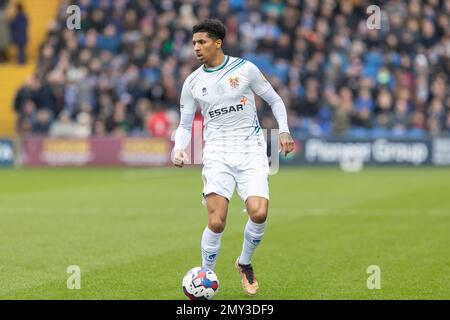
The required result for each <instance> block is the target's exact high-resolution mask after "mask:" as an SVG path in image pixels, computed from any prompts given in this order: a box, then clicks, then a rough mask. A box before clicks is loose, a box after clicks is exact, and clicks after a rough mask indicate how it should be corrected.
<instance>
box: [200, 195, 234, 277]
mask: <svg viewBox="0 0 450 320" xmlns="http://www.w3.org/2000/svg"><path fill="white" fill-rule="evenodd" d="M206 207H207V209H208V225H207V226H206V228H205V230H204V231H203V235H202V266H203V267H205V268H209V269H211V270H214V268H215V267H216V263H217V258H218V254H219V250H220V246H221V238H222V234H223V230H224V229H225V223H226V219H227V212H228V199H227V198H225V197H223V196H221V195H218V194H216V193H210V194H208V195H207V196H206Z"/></svg>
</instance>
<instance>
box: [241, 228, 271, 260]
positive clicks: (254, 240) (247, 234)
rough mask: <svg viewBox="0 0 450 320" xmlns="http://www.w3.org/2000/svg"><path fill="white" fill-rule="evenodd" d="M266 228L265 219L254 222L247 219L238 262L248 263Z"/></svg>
mask: <svg viewBox="0 0 450 320" xmlns="http://www.w3.org/2000/svg"><path fill="white" fill-rule="evenodd" d="M264 230H266V221H264V222H263V223H255V222H253V221H252V220H250V219H248V221H247V224H246V225H245V230H244V242H243V244H242V253H241V255H240V257H239V263H240V264H250V263H251V259H252V256H253V253H255V250H256V247H258V245H259V243H260V242H261V240H262V237H263V235H264Z"/></svg>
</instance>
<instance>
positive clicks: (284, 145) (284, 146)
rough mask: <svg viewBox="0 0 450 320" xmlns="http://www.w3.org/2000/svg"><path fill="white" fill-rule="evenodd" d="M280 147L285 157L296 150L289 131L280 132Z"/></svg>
mask: <svg viewBox="0 0 450 320" xmlns="http://www.w3.org/2000/svg"><path fill="white" fill-rule="evenodd" d="M278 149H279V150H280V151H281V152H283V153H284V156H285V157H286V156H287V155H288V154H289V153H290V152H292V150H294V139H292V137H291V135H290V134H289V133H287V132H282V133H280V144H279V147H278Z"/></svg>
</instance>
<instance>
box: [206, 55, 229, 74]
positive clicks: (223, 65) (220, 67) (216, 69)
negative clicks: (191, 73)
mask: <svg viewBox="0 0 450 320" xmlns="http://www.w3.org/2000/svg"><path fill="white" fill-rule="evenodd" d="M228 60H230V56H225V61H224V62H223V63H222V64H221V65H219V66H217V67H214V68H205V65H203V71H205V72H214V71H218V70H221V69H223V68H224V67H225V66H226V65H227V63H228Z"/></svg>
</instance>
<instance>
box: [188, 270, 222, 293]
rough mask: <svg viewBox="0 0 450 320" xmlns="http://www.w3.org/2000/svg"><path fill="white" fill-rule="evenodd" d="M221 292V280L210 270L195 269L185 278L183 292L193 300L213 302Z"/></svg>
mask: <svg viewBox="0 0 450 320" xmlns="http://www.w3.org/2000/svg"><path fill="white" fill-rule="evenodd" d="M218 291H219V279H217V275H216V274H215V273H214V271H212V270H211V269H208V268H201V267H195V268H192V269H191V270H189V271H188V272H187V273H186V275H185V276H184V278H183V292H184V294H185V295H186V297H188V298H189V299H191V300H212V299H214V297H215V296H216V294H217V292H218Z"/></svg>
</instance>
